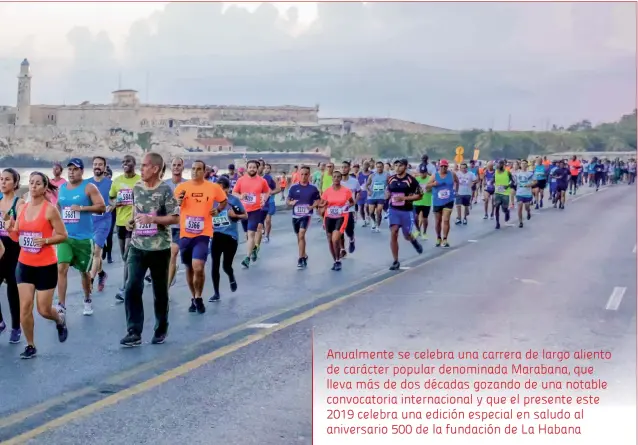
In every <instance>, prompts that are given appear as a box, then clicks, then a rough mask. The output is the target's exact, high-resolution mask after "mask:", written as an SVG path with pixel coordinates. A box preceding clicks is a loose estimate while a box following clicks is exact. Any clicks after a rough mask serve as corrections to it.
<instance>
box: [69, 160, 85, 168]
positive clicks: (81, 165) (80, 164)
mask: <svg viewBox="0 0 638 445" xmlns="http://www.w3.org/2000/svg"><path fill="white" fill-rule="evenodd" d="M71 165H73V166H75V167H77V168H79V169H81V170H84V162H82V159H80V158H73V159H71V160H70V161H69V162H67V164H66V166H67V167H69V166H71Z"/></svg>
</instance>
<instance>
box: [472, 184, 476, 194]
mask: <svg viewBox="0 0 638 445" xmlns="http://www.w3.org/2000/svg"><path fill="white" fill-rule="evenodd" d="M472 191H473V192H475V191H476V184H474V185H472Z"/></svg>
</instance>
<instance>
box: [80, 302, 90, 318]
mask: <svg viewBox="0 0 638 445" xmlns="http://www.w3.org/2000/svg"><path fill="white" fill-rule="evenodd" d="M82 315H87V316H88V315H93V304H92V303H91V300H85V301H84V311H82Z"/></svg>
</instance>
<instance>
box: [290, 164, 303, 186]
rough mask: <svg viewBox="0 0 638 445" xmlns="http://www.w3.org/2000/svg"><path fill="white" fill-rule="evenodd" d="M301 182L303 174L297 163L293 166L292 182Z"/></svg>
mask: <svg viewBox="0 0 638 445" xmlns="http://www.w3.org/2000/svg"><path fill="white" fill-rule="evenodd" d="M299 182H301V176H300V175H299V166H298V165H295V166H294V167H293V168H292V175H291V183H292V184H299Z"/></svg>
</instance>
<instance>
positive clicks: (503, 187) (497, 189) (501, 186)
mask: <svg viewBox="0 0 638 445" xmlns="http://www.w3.org/2000/svg"><path fill="white" fill-rule="evenodd" d="M496 191H497V192H500V193H502V192H504V191H505V186H504V185H497V186H496Z"/></svg>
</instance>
